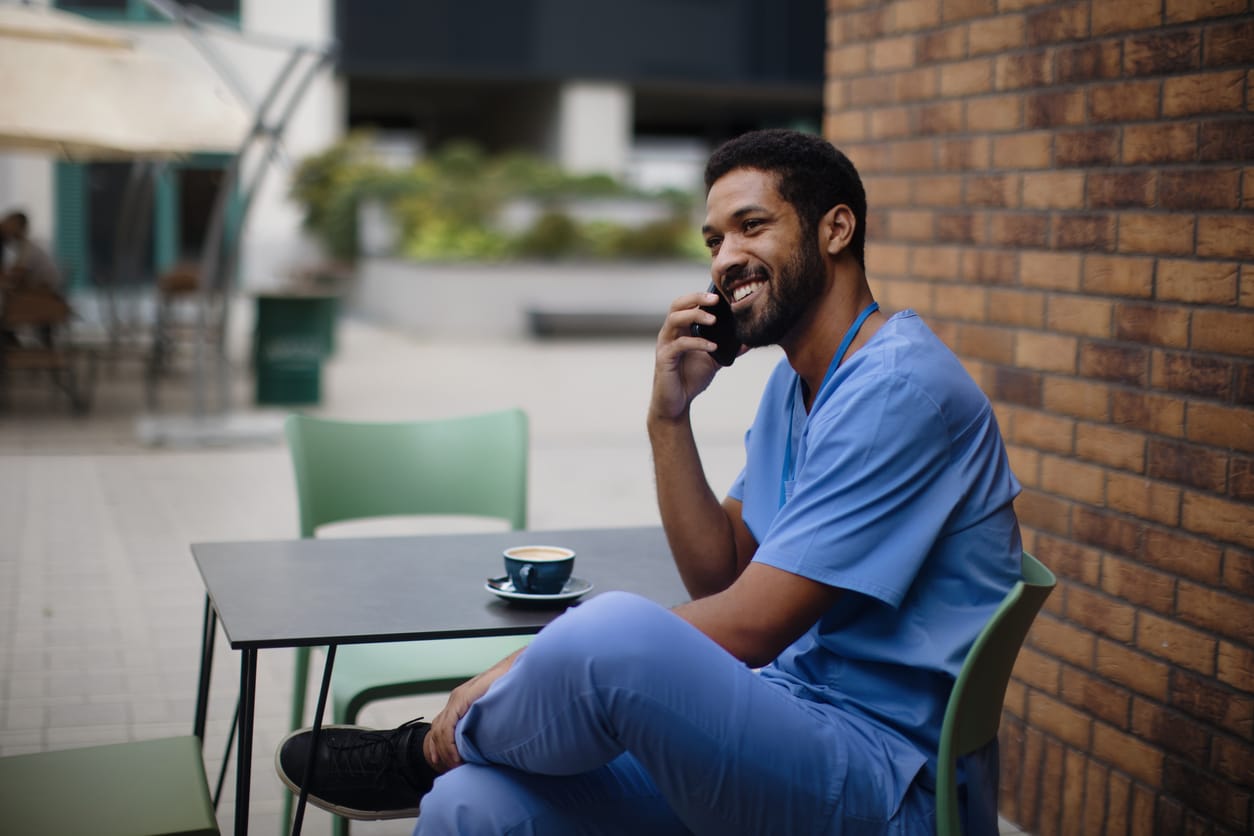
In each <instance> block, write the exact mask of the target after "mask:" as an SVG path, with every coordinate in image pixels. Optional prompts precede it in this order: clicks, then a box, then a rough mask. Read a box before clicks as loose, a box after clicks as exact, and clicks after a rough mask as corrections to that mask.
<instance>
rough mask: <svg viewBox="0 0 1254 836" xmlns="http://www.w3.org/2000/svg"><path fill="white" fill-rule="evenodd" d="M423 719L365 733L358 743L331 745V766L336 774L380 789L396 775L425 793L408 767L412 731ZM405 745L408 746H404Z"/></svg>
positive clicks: (329, 745) (329, 751)
mask: <svg viewBox="0 0 1254 836" xmlns="http://www.w3.org/2000/svg"><path fill="white" fill-rule="evenodd" d="M421 721H422V718H421V717H418V718H417V719H414V720H410V721H409V722H407V723H403V724H402V725H400V726H397V727H396V728H394V729H392V730H390V731H383V732H365V733H363V734H362V735H361V737H360V738H358V740H357V741H356V742H354V743H348V744H344V743H334V742H332V741H330V740H328V741H327V750H328V755H329V759H330V761H331V765H332V767H333V769H334V771H336V772H340V773H342V774H347V775H361V776H365V777H368V778H369V779H370V780H371V782H372V783H374V784H375V785H376V786H378V785H381V784H382V783H383V779H384V777H385V776H386V775H387V774H388V773H389V772H395V773H396V774H397V775H399V776H400V777H401V778H402V779H404V781H405V783H406V784H409V786H410V787H411V788H413V789H414V790H415V791H421V790H420V788H419V786H418V784H417V783H416V782H415V781H414V779H413V777H412V773H411V770H410V769H409V767H408V752H407V751H406V749H407V748H408V746H409V733H408V732H409V730H410V729H411V728H413V727H415V726H417V725H418V724H419V723H420V722H421ZM402 741H403V743H404V745H402Z"/></svg>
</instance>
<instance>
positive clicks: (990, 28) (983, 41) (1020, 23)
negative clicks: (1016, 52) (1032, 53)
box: [967, 12, 1027, 55]
mask: <svg viewBox="0 0 1254 836" xmlns="http://www.w3.org/2000/svg"><path fill="white" fill-rule="evenodd" d="M1026 22H1027V19H1026V18H1025V16H1024V15H1021V14H1006V13H1004V12H1003V13H1001V14H999V15H997V16H996V17H990V18H985V19H983V20H973V21H971V23H970V24H969V25H968V27H967V28H968V34H967V43H968V44H969V49H970V52H971V54H972V55H984V54H988V53H1002V52H1009V51H1010V50H1012V49H1018V48H1019V47H1022V46H1024V44H1025V43H1026V42H1027V41H1026V35H1025V32H1026Z"/></svg>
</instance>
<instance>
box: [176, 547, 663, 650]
mask: <svg viewBox="0 0 1254 836" xmlns="http://www.w3.org/2000/svg"><path fill="white" fill-rule="evenodd" d="M537 544H539V545H553V546H566V547H567V548H571V549H574V550H575V552H576V557H575V570H574V576H575V577H577V578H582V579H584V580H587V581H590V582H591V583H592V584H593V585H594V589H593V590H592V591H591V592H590V593H588V595H586V596H584V597H583V598H581V599H579V600H581V601H586V600H588V599H589V598H591V597H593V596H595V595H597V594H599V593H602V592H606V591H609V590H625V591H628V592H635V593H637V594H640V595H643V596H645V597H647V598H650V599H652V600H654V601H656V602H658V603H660V604H663V605H666V606H673V605H675V604H679V603H682V602H684V601H686V600H688V595H687V593H686V592H685V590H684V588H683V584H682V583H681V582H680V580H679V573H678V572H677V571H676V569H675V566H674V564H673V563H672V561H671V556H670V549H669V547H668V546H667V543H666V537H665V535H664V534H663V532H662V529H661V528H659V527H644V528H612V529H589V530H566V531H505V532H491V533H474V534H450V535H424V536H413V537H369V538H358V539H325V540H317V539H309V540H270V541H255V542H236V543H197V544H194V545H193V546H192V554H193V556H194V557H195V559H196V565H197V567H198V568H199V569H200V574H201V577H202V578H203V579H204V582H205V588H206V590H208V592H209V596H210V598H211V599H212V601H213V604H214V608H215V609H216V610H217V612H218V617H219V618H220V619H221V621H222V627H223V630H224V631H225V633H226V637H227V639H228V640H229V641H230V643H231V646H232V647H233V648H236V649H240V648H262V647H299V646H308V645H321V644H351V643H361V642H378V641H406V640H411V639H447V638H461V637H470V636H499V635H526V634H530V633H536V632H539V630H540V628H542V627H543V626H544V625H545V624H547V623H548V622H549V621H551V620H552V619H553V618H555V617H556V616H557V615H558V614H559V613H560V612H561V607H556V608H537V607H535V606H533V605H530V604H526V603H524V604H519V603H515V602H510V601H504V600H502V599H500V598H498V597H497V596H495V595H493V594H492V593H490V592H489V591H488V590H487V589H485V588H484V581H485V580H487V579H488V578H489V577H497V576H500V575H503V574H504V573H505V569H504V562H503V559H502V557H501V551H502V550H503V549H506V548H509V547H511V546H521V545H537Z"/></svg>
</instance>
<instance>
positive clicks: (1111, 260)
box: [1083, 255, 1154, 298]
mask: <svg viewBox="0 0 1254 836" xmlns="http://www.w3.org/2000/svg"><path fill="white" fill-rule="evenodd" d="M1083 287H1084V290H1086V291H1087V292H1089V293H1099V294H1103V295H1108V296H1131V297H1136V298H1149V297H1150V296H1151V295H1152V294H1153V287H1154V260H1153V259H1151V258H1128V257H1123V256H1104V255H1086V256H1085V257H1084V280H1083Z"/></svg>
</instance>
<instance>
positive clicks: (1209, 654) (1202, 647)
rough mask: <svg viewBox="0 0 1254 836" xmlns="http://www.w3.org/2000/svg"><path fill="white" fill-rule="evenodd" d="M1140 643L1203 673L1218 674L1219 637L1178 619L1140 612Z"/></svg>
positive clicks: (1175, 661) (1143, 647)
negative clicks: (1216, 668)
mask: <svg viewBox="0 0 1254 836" xmlns="http://www.w3.org/2000/svg"><path fill="white" fill-rule="evenodd" d="M1136 646H1137V647H1138V648H1140V649H1141V650H1144V651H1145V652H1146V653H1149V654H1152V655H1154V656H1158V657H1160V658H1162V659H1166V660H1168V661H1170V662H1173V663H1175V664H1177V665H1180V666H1181V667H1184V668H1187V669H1189V670H1191V671H1196V672H1198V673H1200V674H1214V672H1215V651H1216V649H1217V643H1216V641H1215V639H1214V638H1213V637H1211V636H1209V635H1207V634H1206V633H1203V632H1202V631H1200V630H1196V629H1194V628H1192V627H1189V626H1187V625H1185V624H1181V623H1180V622H1178V621H1175V620H1172V619H1169V618H1164V617H1161V616H1158V615H1155V614H1153V613H1151V612H1149V611H1142V612H1141V613H1140V614H1139V615H1138V616H1137V637H1136Z"/></svg>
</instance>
